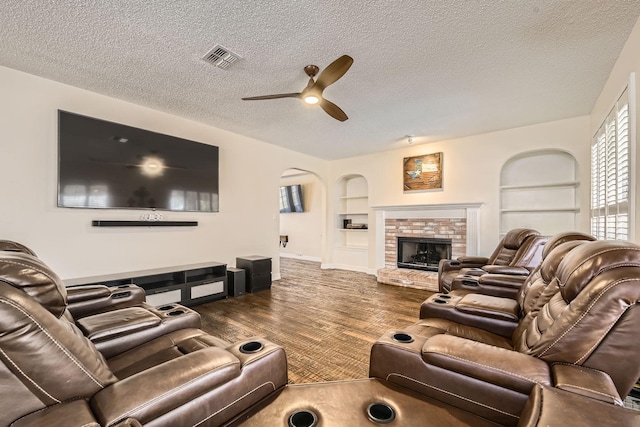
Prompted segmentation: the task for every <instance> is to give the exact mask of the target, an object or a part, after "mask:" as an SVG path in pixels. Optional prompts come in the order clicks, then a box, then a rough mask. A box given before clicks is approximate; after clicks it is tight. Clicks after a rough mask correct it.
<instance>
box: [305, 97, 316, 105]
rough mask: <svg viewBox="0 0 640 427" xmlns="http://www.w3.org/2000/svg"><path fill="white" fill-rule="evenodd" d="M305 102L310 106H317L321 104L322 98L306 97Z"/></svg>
mask: <svg viewBox="0 0 640 427" xmlns="http://www.w3.org/2000/svg"><path fill="white" fill-rule="evenodd" d="M304 102H306V103H307V104H310V105H314V104H317V103H318V102H320V98H319V97H317V96H316V95H306V96H305V97H304Z"/></svg>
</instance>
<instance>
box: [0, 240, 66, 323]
mask: <svg viewBox="0 0 640 427" xmlns="http://www.w3.org/2000/svg"><path fill="white" fill-rule="evenodd" d="M0 280H1V281H3V282H5V283H7V284H9V285H11V286H13V287H14V288H19V289H21V290H22V291H24V292H25V293H26V294H27V295H29V296H30V297H31V298H33V299H34V300H35V301H36V302H38V303H39V304H40V305H42V306H43V307H44V308H46V309H47V310H49V311H50V312H51V313H52V314H53V315H54V316H56V317H58V318H59V317H60V316H62V314H63V313H64V311H65V309H66V308H67V289H66V288H65V286H64V283H62V280H60V278H59V277H58V276H57V275H56V274H55V273H54V272H53V271H51V269H50V268H49V267H47V266H46V265H45V264H44V263H43V262H42V261H40V260H39V259H38V258H36V257H34V256H33V255H29V254H25V253H21V252H0Z"/></svg>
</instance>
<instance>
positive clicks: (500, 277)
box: [478, 274, 527, 290]
mask: <svg viewBox="0 0 640 427" xmlns="http://www.w3.org/2000/svg"><path fill="white" fill-rule="evenodd" d="M526 280H527V277H526V276H514V275H511V274H485V275H484V276H480V277H479V278H478V284H481V285H485V286H500V287H503V288H511V289H516V290H518V289H520V288H521V287H522V285H523V284H524V282H525V281H526Z"/></svg>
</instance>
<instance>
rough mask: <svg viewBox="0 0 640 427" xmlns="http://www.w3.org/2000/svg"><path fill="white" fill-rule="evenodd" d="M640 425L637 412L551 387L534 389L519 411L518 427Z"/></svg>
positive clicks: (627, 426) (620, 426)
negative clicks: (520, 412) (520, 411)
mask: <svg viewBox="0 0 640 427" xmlns="http://www.w3.org/2000/svg"><path fill="white" fill-rule="evenodd" d="M555 425H562V426H563V427H574V426H575V427H583V426H587V425H590V426H616V427H631V426H638V425H640V412H638V411H634V410H632V409H626V408H621V407H619V406H615V405H610V404H607V403H604V402H599V401H597V400H591V399H588V398H586V397H584V396H580V395H577V394H574V393H570V392H568V391H564V390H560V389H557V388H553V387H541V386H536V387H535V388H534V389H533V392H532V393H531V394H530V395H529V399H528V400H527V403H526V405H525V407H524V410H523V411H522V414H521V416H520V421H519V422H518V427H546V426H555Z"/></svg>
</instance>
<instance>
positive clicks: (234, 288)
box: [227, 267, 247, 297]
mask: <svg viewBox="0 0 640 427" xmlns="http://www.w3.org/2000/svg"><path fill="white" fill-rule="evenodd" d="M227 282H228V286H229V296H230V297H239V296H240V295H244V294H245V293H246V292H247V291H246V288H245V282H246V272H245V270H243V269H242V268H233V267H227Z"/></svg>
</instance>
